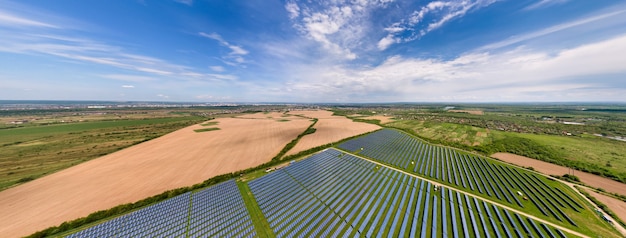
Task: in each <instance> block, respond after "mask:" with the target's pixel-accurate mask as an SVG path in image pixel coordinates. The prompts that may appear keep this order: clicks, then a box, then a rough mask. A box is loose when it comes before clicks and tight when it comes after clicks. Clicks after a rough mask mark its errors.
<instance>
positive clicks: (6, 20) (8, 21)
mask: <svg viewBox="0 0 626 238" xmlns="http://www.w3.org/2000/svg"><path fill="white" fill-rule="evenodd" d="M0 25H2V26H5V27H20V26H29V27H47V28H59V27H58V26H55V25H51V24H48V23H44V22H40V21H36V20H32V19H26V18H22V17H19V16H15V15H12V14H10V13H7V12H3V11H0Z"/></svg>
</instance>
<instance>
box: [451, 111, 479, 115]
mask: <svg viewBox="0 0 626 238" xmlns="http://www.w3.org/2000/svg"><path fill="white" fill-rule="evenodd" d="M448 111H449V112H462V113H469V114H473V115H483V114H485V113H484V112H483V111H479V110H448Z"/></svg>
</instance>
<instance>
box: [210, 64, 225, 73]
mask: <svg viewBox="0 0 626 238" xmlns="http://www.w3.org/2000/svg"><path fill="white" fill-rule="evenodd" d="M209 68H210V69H211V70H213V71H215V72H224V70H225V69H224V67H222V66H219V65H215V66H209Z"/></svg>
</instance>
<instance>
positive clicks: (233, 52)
mask: <svg viewBox="0 0 626 238" xmlns="http://www.w3.org/2000/svg"><path fill="white" fill-rule="evenodd" d="M198 34H199V35H200V36H202V37H206V38H209V39H213V40H216V41H217V42H219V43H220V45H222V46H225V47H227V48H229V49H230V53H229V54H228V55H227V56H225V57H223V59H224V60H225V61H226V62H229V63H233V64H235V65H236V64H242V63H245V62H246V60H245V59H244V58H243V56H244V55H247V54H248V53H249V52H248V51H247V50H245V49H244V48H243V47H241V46H238V45H233V44H231V43H228V42H227V41H225V40H224V39H223V38H222V36H220V35H219V34H217V33H211V34H207V33H204V32H199V33H198ZM233 61H234V62H233Z"/></svg>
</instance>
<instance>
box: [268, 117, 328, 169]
mask: <svg viewBox="0 0 626 238" xmlns="http://www.w3.org/2000/svg"><path fill="white" fill-rule="evenodd" d="M311 120H312V121H313V123H311V125H309V127H307V128H306V130H304V131H303V132H302V133H300V134H299V135H298V137H296V138H295V139H293V140H292V141H290V142H289V143H287V145H285V147H283V149H282V150H280V152H278V154H277V155H276V156H274V158H272V160H280V159H281V158H282V157H283V156H284V155H285V154H286V153H287V152H288V151H289V150H291V149H292V148H293V147H294V146H296V144H298V141H300V139H301V138H302V137H303V136H305V135H308V134H313V133H315V128H313V126H315V124H316V123H317V119H311ZM298 154H299V153H298Z"/></svg>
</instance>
